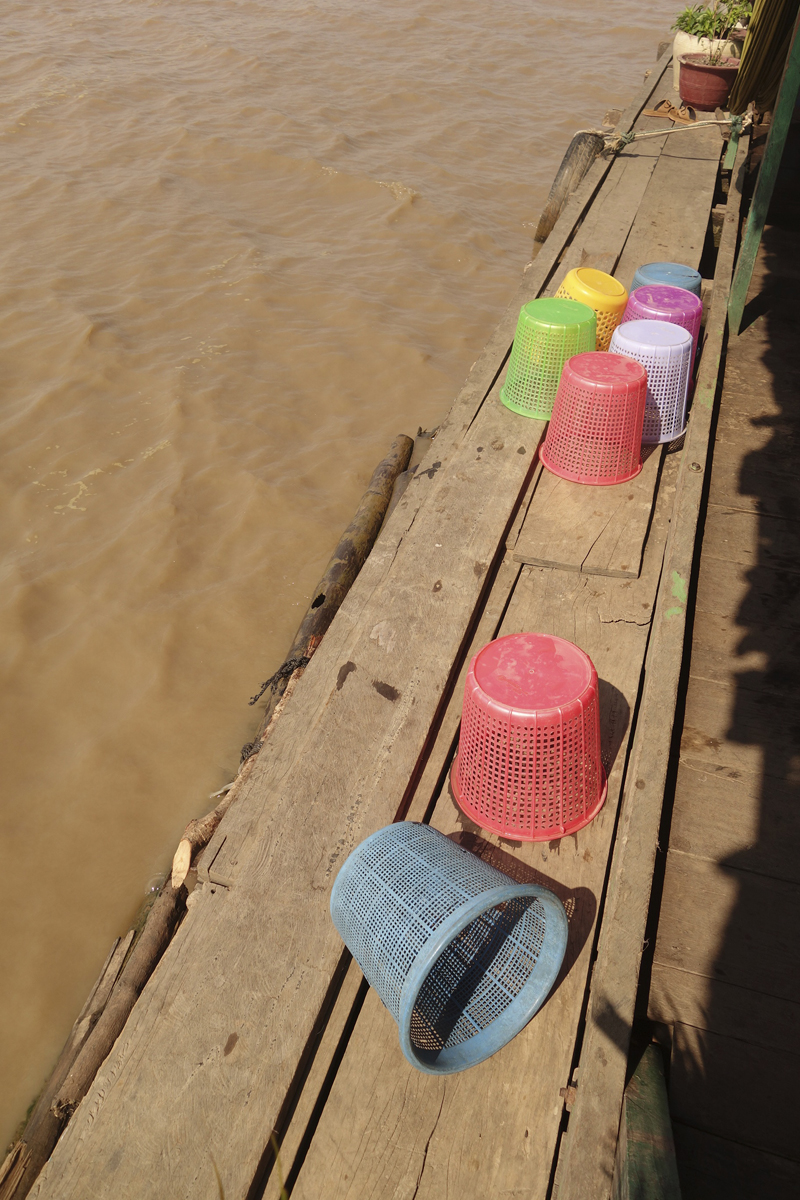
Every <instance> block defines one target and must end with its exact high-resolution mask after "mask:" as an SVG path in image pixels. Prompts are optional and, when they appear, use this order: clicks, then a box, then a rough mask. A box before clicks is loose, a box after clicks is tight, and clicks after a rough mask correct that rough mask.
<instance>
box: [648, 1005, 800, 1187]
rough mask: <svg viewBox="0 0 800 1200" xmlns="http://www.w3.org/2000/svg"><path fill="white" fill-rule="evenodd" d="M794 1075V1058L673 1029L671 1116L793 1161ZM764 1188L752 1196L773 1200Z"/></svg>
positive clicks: (798, 1060)
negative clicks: (787, 1100) (792, 1101)
mask: <svg viewBox="0 0 800 1200" xmlns="http://www.w3.org/2000/svg"><path fill="white" fill-rule="evenodd" d="M798 1070H800V1057H798V1056H797V1055H796V1054H790V1053H787V1052H786V1051H785V1050H783V1051H781V1050H772V1049H767V1048H765V1047H764V1046H751V1045H749V1044H748V1043H747V1042H740V1041H738V1040H736V1039H733V1038H725V1037H720V1035H719V1034H717V1033H708V1032H707V1031H706V1030H703V1029H695V1028H694V1027H693V1026H692V1025H676V1026H675V1029H674V1031H673V1041H672V1063H671V1068H670V1103H671V1106H672V1113H673V1116H674V1118H675V1120H676V1121H682V1122H685V1123H686V1124H687V1125H696V1126H699V1127H700V1128H701V1129H704V1130H707V1131H708V1132H709V1133H714V1134H717V1135H718V1136H720V1137H725V1138H731V1139H732V1140H734V1141H738V1142H743V1143H744V1144H745V1145H750V1146H758V1147H759V1148H760V1149H763V1150H766V1151H768V1152H770V1153H772V1154H778V1155H782V1156H783V1157H785V1158H788V1159H791V1160H793V1161H795V1162H797V1161H798V1158H800V1148H799V1147H798V1142H797V1116H796V1107H795V1105H794V1104H793V1103H791V1102H789V1103H786V1099H787V1098H788V1099H790V1098H791V1097H792V1096H793V1095H794V1093H795V1090H796V1086H797V1085H796V1080H797V1072H798ZM765 1183H766V1187H763V1186H762V1189H759V1190H758V1191H756V1192H754V1193H751V1195H755V1196H758V1197H761V1196H765V1197H766V1196H769V1197H771V1195H772V1193H771V1191H770V1189H769V1182H768V1180H766V1181H765Z"/></svg>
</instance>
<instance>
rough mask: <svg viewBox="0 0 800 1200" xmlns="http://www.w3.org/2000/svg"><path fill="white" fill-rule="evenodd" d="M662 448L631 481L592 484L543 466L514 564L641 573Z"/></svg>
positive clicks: (621, 574) (593, 572)
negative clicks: (597, 485)
mask: <svg viewBox="0 0 800 1200" xmlns="http://www.w3.org/2000/svg"><path fill="white" fill-rule="evenodd" d="M661 459H662V451H661V448H660V447H659V449H658V450H657V451H656V452H655V453H653V454H650V455H648V456H647V458H646V460H645V464H644V467H643V469H642V471H641V472H640V473H639V475H637V477H636V478H635V479H631V480H630V481H629V482H628V483H621V484H617V485H616V486H614V487H589V486H584V485H582V484H579V483H572V482H570V480H568V479H560V478H559V477H558V476H557V475H553V474H552V473H551V472H550V471H547V470H544V471H542V472H541V475H540V476H539V479H538V482H537V486H536V490H535V492H534V494H533V499H532V501H531V504H530V506H529V508H528V511H527V514H526V517H525V521H524V522H523V525H522V528H521V530H520V533H519V537H518V538H517V542H516V545H515V546H514V550H513V557H514V559H515V561H516V562H521V563H529V564H530V565H532V566H537V567H556V568H558V569H560V570H564V571H583V572H585V573H586V574H587V575H610V576H613V577H618V578H622V579H634V578H636V576H637V575H638V574H639V568H640V566H641V562H642V553H643V550H644V542H645V538H646V536H647V529H648V526H649V524H650V516H651V514H652V511H653V497H654V495H655V489H656V484H657V482H658V473H659V467H660V464H661Z"/></svg>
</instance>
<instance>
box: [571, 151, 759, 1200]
mask: <svg viewBox="0 0 800 1200" xmlns="http://www.w3.org/2000/svg"><path fill="white" fill-rule="evenodd" d="M747 151H748V139H747V137H744V138H742V139H741V140H740V143H739V151H738V154H737V159H736V165H735V167H734V170H733V173H732V178H731V188H730V192H729V196H728V204H727V209H726V213H725V220H724V225H723V230H722V239H721V242H720V247H719V254H718V257H717V268H716V274H715V277H714V293H713V299H712V302H711V309H710V312H709V315H708V322H707V327H706V339H705V343H704V348H703V355H702V358H701V362H700V368H699V372H698V378H697V385H696V388H695V396H694V403H693V407H692V419H691V421H690V422H689V426H688V429H687V434H686V443H685V447H684V450H683V452H682V455H681V464H680V473H679V477H678V488H677V494H676V503H675V511H674V513H673V521H672V526H671V530H670V538H669V541H668V543H667V550H666V554H665V560H664V573H663V576H662V583H661V586H660V588H659V597H658V602H657V606H656V612H655V617H654V620H653V632H652V635H651V640H650V644H649V646H648V652H647V661H646V665H645V683H644V690H643V696H642V701H641V708H640V712H639V718H638V722H637V728H636V736H635V739H634V743H633V747H632V750H631V760H630V765H629V772H628V777H627V781H626V790H625V798H624V801H623V804H622V811H621V817H620V830H619V835H618V837H617V840H616V843H615V849H614V858H613V861H612V867H611V876H610V881H609V887H608V893H607V897H606V904H605V909H604V917H603V926H602V929H601V932H600V938H599V942H598V953H597V961H596V963H595V968H594V972H593V977H592V987H591V993H590V998H589V1008H588V1013H587V1023H586V1032H585V1036H584V1041H583V1046H582V1049H581V1058H580V1072H581V1086H580V1087H579V1089H578V1094H577V1098H576V1103H575V1107H574V1109H573V1111H572V1114H571V1116H570V1122H569V1129H568V1135H567V1144H566V1148H565V1155H564V1163H563V1172H562V1175H561V1180H560V1186H559V1200H605V1197H607V1196H608V1194H609V1191H610V1186H611V1177H612V1171H613V1163H614V1154H615V1149H616V1141H617V1133H618V1129H619V1117H620V1110H621V1105H622V1095H623V1091H624V1087H625V1072H626V1067H627V1057H628V1047H629V1042H630V1029H631V1025H632V1022H633V1013H634V1004H635V999H636V992H637V987H638V978H639V965H640V962H641V954H642V945H643V941H644V932H645V927H646V921H647V913H648V908H649V900H650V889H651V885H652V874H653V865H654V859H655V852H656V842H657V836H658V828H659V822H660V817H661V807H662V802H663V795H664V785H665V779H666V772H667V765H668V761H669V750H670V742H671V736H672V726H673V721H674V713H675V703H676V695H677V688H678V680H679V676H680V669H681V661H682V656H683V646H684V640H685V633H686V603H687V600H688V588H689V585H690V582H691V578H692V571H693V563H694V558H695V541H696V536H697V523H698V517H699V512H700V505H701V500H702V490H703V472H704V470H705V466H706V461H707V458H708V450H709V438H710V428H711V417H712V410H713V406H714V397H715V393H716V386H717V375H718V371H719V363H720V357H721V353H722V345H723V338H724V331H725V319H726V306H727V300H728V293H729V289H730V280H731V275H732V271H733V262H734V256H735V252H736V240H737V233H738V227H739V212H740V205H741V196H742V190H743V184H744V173H745V163H746V157H747ZM674 161H675V160H673V162H674ZM665 162H667V160H666V159H664V158H663V157H662V158H660V159H659V167H660V166H661V165H662V164H663V163H665ZM688 165H689V164H687V163H684V164H682V166H683V167H687V166H688ZM692 166H693V167H698V168H703V169H704V170H706V171H707V170H708V164H707V163H703V162H696V163H693V164H692ZM657 175H658V168H657V169H656V171H655V172H654V174H653V179H652V180H651V188H652V187H653V184H654V183H655V182H656V177H657ZM687 177H688V176H687ZM703 179H704V180H705V189H706V191H705V199H706V203H707V205H708V207H709V208H710V200H711V188H713V181H711V186H709V180H708V178H707V176H703ZM699 185H700V189H701V191H702V186H703V184H702V181H699ZM661 201H663V202H664V203H669V205H671V206H674V212H675V213H676V214H677V213H678V212H680V211H681V206H680V204H679V203H678V202H677V199H676V197H675V196H674V195H672V194H669V201H668V202H667V200H666V197H662V198H661ZM693 202H694V201H693V200H692V199H690V198H687V203H688V204H689V206H690V207H691V204H692V203H693ZM653 211H657V209H656V210H653ZM706 211H708V209H706ZM682 219H685V217H683V216H682ZM671 223H672V222H671ZM633 232H635V231H632V234H631V238H633ZM647 245H648V247H649V246H652V242H648V243H647ZM684 245H686V243H685V242H684ZM665 249H666V247H665ZM669 249H670V253H668V254H666V253H665V254H663V255H652V257H666V258H670V257H673V251H674V248H673V246H670V247H669ZM625 253H626V254H628V247H626V251H625ZM631 254H632V257H631V259H629V262H630V268H631V274H632V273H633V267H634V261H633V248H632V249H631ZM635 257H636V258H638V261H643V260H644V261H646V259H644V257H643V256H641V252H639V253H638V254H637V255H636V256H635ZM648 257H651V255H649V254H648ZM698 260H699V250H698ZM683 261H685V262H689V263H691V262H692V260H691V259H690V258H688V257H685V258H684V259H683ZM621 278H623V282H624V279H625V276H624V275H622V276H621ZM689 464H692V469H689ZM696 466H699V467H700V470H697V469H696Z"/></svg>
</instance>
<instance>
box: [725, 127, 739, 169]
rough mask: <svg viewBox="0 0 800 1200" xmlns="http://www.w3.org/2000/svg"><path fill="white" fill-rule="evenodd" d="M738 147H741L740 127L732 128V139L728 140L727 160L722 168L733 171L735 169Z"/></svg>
mask: <svg viewBox="0 0 800 1200" xmlns="http://www.w3.org/2000/svg"><path fill="white" fill-rule="evenodd" d="M738 149H739V131H738V129H736V130H734V129H732V130H731V136H730V140H729V142H728V149H727V150H726V152H725V160H724V162H723V164H722V169H723V170H724V171H732V170H733V164H734V163H735V162H736V151H737V150H738Z"/></svg>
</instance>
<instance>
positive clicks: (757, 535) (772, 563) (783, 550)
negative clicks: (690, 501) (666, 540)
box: [703, 502, 800, 573]
mask: <svg viewBox="0 0 800 1200" xmlns="http://www.w3.org/2000/svg"><path fill="white" fill-rule="evenodd" d="M703 553H704V555H706V557H707V558H709V559H713V558H718V559H722V560H723V561H724V562H736V563H741V564H742V565H743V566H747V567H749V566H755V565H758V566H763V567H775V568H776V569H777V570H781V571H794V572H798V573H800V523H798V522H796V521H787V520H784V519H783V518H782V517H773V516H771V515H770V514H768V513H755V512H752V511H750V512H748V511H747V510H745V509H741V508H729V507H726V506H724V505H721V504H715V503H713V502H712V503H710V504H709V506H708V514H707V516H706V525H705V532H704V535H703Z"/></svg>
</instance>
